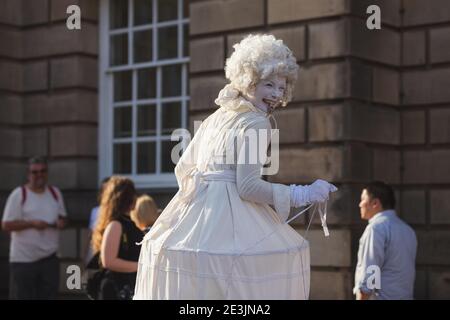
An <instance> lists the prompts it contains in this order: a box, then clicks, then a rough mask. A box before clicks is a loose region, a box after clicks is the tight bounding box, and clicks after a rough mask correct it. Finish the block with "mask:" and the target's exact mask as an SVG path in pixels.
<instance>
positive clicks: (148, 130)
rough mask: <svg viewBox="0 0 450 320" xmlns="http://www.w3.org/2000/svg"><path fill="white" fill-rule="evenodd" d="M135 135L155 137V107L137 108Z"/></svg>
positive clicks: (144, 106)
mask: <svg viewBox="0 0 450 320" xmlns="http://www.w3.org/2000/svg"><path fill="white" fill-rule="evenodd" d="M137 135H138V136H139V137H142V136H154V135H156V106H155V105H143V106H138V129H137Z"/></svg>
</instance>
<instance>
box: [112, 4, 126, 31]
mask: <svg viewBox="0 0 450 320" xmlns="http://www.w3.org/2000/svg"><path fill="white" fill-rule="evenodd" d="M127 26H128V0H114V1H110V2H109V27H110V29H117V28H125V27H127Z"/></svg>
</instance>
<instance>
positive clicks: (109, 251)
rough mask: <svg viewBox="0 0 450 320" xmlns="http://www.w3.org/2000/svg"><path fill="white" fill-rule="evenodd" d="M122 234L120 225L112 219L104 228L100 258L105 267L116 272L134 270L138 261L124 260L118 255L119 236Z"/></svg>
mask: <svg viewBox="0 0 450 320" xmlns="http://www.w3.org/2000/svg"><path fill="white" fill-rule="evenodd" d="M121 236H122V225H121V224H120V223H119V222H117V221H112V222H111V223H110V224H108V226H107V227H106V229H105V233H104V234H103V239H102V245H101V249H100V258H101V261H102V264H103V266H104V267H105V268H106V269H109V270H111V271H116V272H136V271H137V267H138V263H137V262H136V261H129V260H124V259H121V258H119V257H118V255H119V247H120V237H121Z"/></svg>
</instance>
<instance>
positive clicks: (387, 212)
mask: <svg viewBox="0 0 450 320" xmlns="http://www.w3.org/2000/svg"><path fill="white" fill-rule="evenodd" d="M395 215H396V213H395V210H393V209H388V210H384V211H380V212H378V213H377V214H375V215H374V216H373V217H372V218H370V219H369V223H373V222H374V221H375V220H377V219H379V218H381V217H393V216H395Z"/></svg>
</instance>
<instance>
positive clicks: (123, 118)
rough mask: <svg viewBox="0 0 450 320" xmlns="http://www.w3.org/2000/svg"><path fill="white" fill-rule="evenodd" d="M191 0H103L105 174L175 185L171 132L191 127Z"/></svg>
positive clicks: (102, 141)
mask: <svg viewBox="0 0 450 320" xmlns="http://www.w3.org/2000/svg"><path fill="white" fill-rule="evenodd" d="M187 13H188V0H102V1H101V6H100V66H101V67H100V79H101V82H100V92H99V95H100V115H99V123H100V143H99V145H100V152H99V171H100V174H99V179H102V178H103V177H106V176H110V175H112V174H120V175H126V176H129V177H131V178H132V179H133V180H134V181H135V182H136V184H137V186H138V187H141V188H144V187H176V180H175V177H174V174H173V169H174V167H175V164H174V163H172V161H171V150H172V147H173V146H174V145H175V144H177V142H176V141H171V140H170V137H171V134H172V131H173V130H175V129H177V128H186V126H187V108H188V103H189V97H188V88H187V73H188V69H187V64H188V63H189V57H188V56H187V50H186V48H187V35H188V23H189V19H188V15H187Z"/></svg>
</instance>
